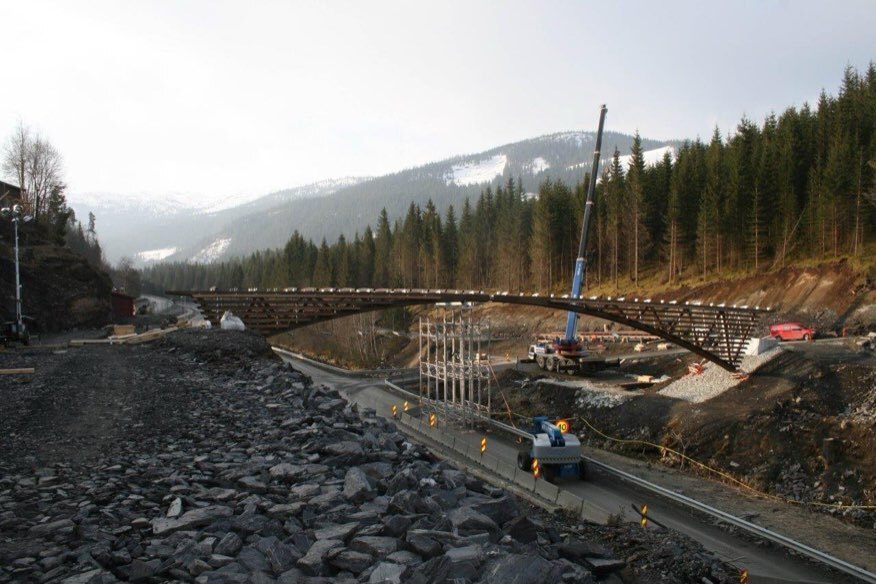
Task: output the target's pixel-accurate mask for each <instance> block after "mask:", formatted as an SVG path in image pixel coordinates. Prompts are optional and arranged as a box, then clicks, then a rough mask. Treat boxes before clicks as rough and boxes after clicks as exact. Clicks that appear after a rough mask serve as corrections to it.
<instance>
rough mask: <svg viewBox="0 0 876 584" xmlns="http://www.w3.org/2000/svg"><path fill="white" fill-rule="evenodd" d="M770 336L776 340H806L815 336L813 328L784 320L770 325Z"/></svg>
mask: <svg viewBox="0 0 876 584" xmlns="http://www.w3.org/2000/svg"><path fill="white" fill-rule="evenodd" d="M770 336H771V337H773V338H774V339H776V340H777V341H808V340H811V339H812V338H813V337H815V329H812V328H808V327H805V326H803V325H802V324H800V323H799V322H784V323H781V324H773V325H770Z"/></svg>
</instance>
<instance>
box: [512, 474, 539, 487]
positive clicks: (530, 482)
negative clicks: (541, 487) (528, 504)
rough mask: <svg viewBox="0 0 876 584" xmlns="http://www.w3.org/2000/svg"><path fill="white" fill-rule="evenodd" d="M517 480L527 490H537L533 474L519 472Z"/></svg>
mask: <svg viewBox="0 0 876 584" xmlns="http://www.w3.org/2000/svg"><path fill="white" fill-rule="evenodd" d="M515 482H516V483H517V484H518V485H520V486H521V487H522V488H524V489H526V490H527V491H534V490H535V477H534V476H532V475H531V474H528V473H527V474H523V473H517V478H516V479H515Z"/></svg>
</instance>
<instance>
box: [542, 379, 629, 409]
mask: <svg viewBox="0 0 876 584" xmlns="http://www.w3.org/2000/svg"><path fill="white" fill-rule="evenodd" d="M536 384H543V385H551V386H561V387H569V388H574V389H576V390H577V391H576V392H575V404H576V405H577V406H578V407H579V408H583V407H592V408H614V407H617V406H619V405H621V404H622V403H624V402H625V401H627V400H628V399H630V398H633V397H637V396H639V395H642V393H641V392H631V391H625V390H622V389H620V388H617V387H613V386H599V385H594V384H593V383H590V382H589V381H577V380H576V381H565V380H560V379H539V380H538V381H536Z"/></svg>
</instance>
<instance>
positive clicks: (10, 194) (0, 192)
mask: <svg viewBox="0 0 876 584" xmlns="http://www.w3.org/2000/svg"><path fill="white" fill-rule="evenodd" d="M21 199H22V196H21V188H19V187H17V186H15V185H14V184H10V183H8V182H3V181H2V180H0V209H2V208H3V207H11V206H12V205H14V204H16V203H20V202H21Z"/></svg>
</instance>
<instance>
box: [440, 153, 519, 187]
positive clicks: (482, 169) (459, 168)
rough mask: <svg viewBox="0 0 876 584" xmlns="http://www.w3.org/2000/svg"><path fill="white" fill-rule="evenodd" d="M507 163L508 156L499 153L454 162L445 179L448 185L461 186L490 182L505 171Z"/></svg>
mask: <svg viewBox="0 0 876 584" xmlns="http://www.w3.org/2000/svg"><path fill="white" fill-rule="evenodd" d="M507 164H508V157H507V156H506V155H504V154H497V155H495V156H493V157H491V158H487V159H485V160H479V161H477V162H465V163H463V164H454V165H453V168H452V170H451V172H450V173H448V174H446V175H445V177H444V179H445V180H446V181H447V184H448V185H449V184H451V183H456V184H458V185H459V186H468V185H476V184H481V183H488V182H490V181H492V180H493V179H494V178H496V177H497V176H500V175H501V174H502V173H503V172H505V166H506V165H507Z"/></svg>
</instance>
